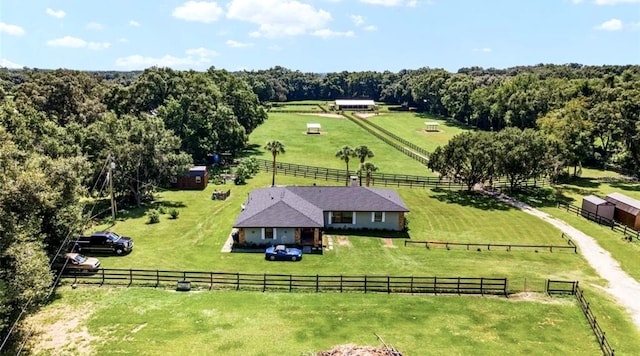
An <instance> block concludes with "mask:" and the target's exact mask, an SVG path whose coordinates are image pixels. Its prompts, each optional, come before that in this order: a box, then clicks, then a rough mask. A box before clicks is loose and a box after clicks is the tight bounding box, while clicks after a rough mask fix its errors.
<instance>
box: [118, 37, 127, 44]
mask: <svg viewBox="0 0 640 356" xmlns="http://www.w3.org/2000/svg"><path fill="white" fill-rule="evenodd" d="M118 42H120V43H127V42H129V40H128V39H126V38H124V37H121V38H118Z"/></svg>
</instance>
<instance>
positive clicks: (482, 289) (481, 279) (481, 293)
mask: <svg viewBox="0 0 640 356" xmlns="http://www.w3.org/2000/svg"><path fill="white" fill-rule="evenodd" d="M480 295H482V296H484V277H480Z"/></svg>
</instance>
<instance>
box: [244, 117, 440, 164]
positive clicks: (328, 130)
mask: <svg viewBox="0 0 640 356" xmlns="http://www.w3.org/2000/svg"><path fill="white" fill-rule="evenodd" d="M309 122H313V123H319V124H320V125H321V126H322V132H323V134H321V135H307V134H306V131H307V123H309ZM249 139H250V142H251V144H253V145H255V147H256V148H258V149H259V151H260V152H263V154H262V156H260V158H263V159H268V160H271V159H272V157H271V154H270V153H267V152H265V151H264V149H263V147H264V145H265V143H266V142H267V141H271V140H279V141H281V142H282V143H284V144H285V146H286V153H285V154H283V155H279V156H278V158H277V160H278V161H279V162H286V163H296V164H304V165H309V166H319V167H324V168H334V169H346V165H345V163H344V162H343V161H341V160H340V159H338V158H336V157H335V154H336V152H337V151H338V150H339V149H341V148H342V147H343V146H345V145H348V146H351V147H356V146H360V145H366V146H368V147H369V149H371V150H372V151H373V152H374V154H375V157H373V158H371V159H369V160H368V161H370V162H373V163H374V164H375V165H376V166H377V167H378V171H379V172H383V173H395V174H410V175H420V176H433V175H434V174H433V173H432V172H431V171H430V170H429V169H427V168H426V167H425V166H423V165H421V164H420V163H418V162H417V161H414V160H412V159H410V158H408V157H407V156H405V155H404V154H402V153H401V152H399V151H397V150H396V149H394V148H393V147H391V146H389V145H387V144H386V143H384V142H382V141H381V140H380V139H378V138H376V137H374V136H372V135H370V134H369V133H367V131H365V130H364V129H363V128H361V127H359V126H358V125H356V124H354V123H353V122H351V121H349V120H347V119H346V118H335V117H323V116H319V115H313V114H290V113H270V114H269V119H268V120H267V122H266V123H265V124H263V125H261V126H260V127H258V128H257V129H256V130H255V131H254V132H252V133H251V135H250V137H249ZM358 164H359V163H358V160H357V159H352V160H351V162H350V166H349V169H350V170H351V171H353V172H355V171H356V170H357V169H358Z"/></svg>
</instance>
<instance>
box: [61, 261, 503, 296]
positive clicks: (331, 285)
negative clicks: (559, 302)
mask: <svg viewBox="0 0 640 356" xmlns="http://www.w3.org/2000/svg"><path fill="white" fill-rule="evenodd" d="M61 278H63V279H72V280H73V283H85V284H100V285H104V284H108V285H127V286H130V285H134V284H135V285H140V286H151V287H159V286H161V285H167V284H171V283H174V284H175V283H177V282H178V281H181V282H182V281H187V282H190V283H192V284H195V285H201V286H206V287H208V289H209V290H213V289H224V290H241V289H242V290H261V291H294V290H295V291H311V292H316V293H319V292H364V293H369V292H383V293H433V294H481V295H484V294H492V295H504V296H507V295H508V293H509V292H508V289H507V287H508V285H507V279H506V278H485V277H436V276H434V277H421V276H367V275H364V276H361V275H360V276H358V275H293V274H267V273H264V274H253V273H221V272H197V271H163V270H140V269H117V268H116V269H109V268H102V269H99V270H98V271H97V272H96V273H94V274H86V273H65V274H63V275H62V276H61Z"/></svg>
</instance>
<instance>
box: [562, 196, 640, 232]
mask: <svg viewBox="0 0 640 356" xmlns="http://www.w3.org/2000/svg"><path fill="white" fill-rule="evenodd" d="M558 209H564V210H566V211H567V212H570V213H575V214H576V216H578V215H582V216H583V217H585V218H587V219H589V220H591V221H595V222H596V223H598V224H600V225H605V226H607V227H610V228H611V230H613V231H615V232H619V233H621V234H623V235H624V236H625V237H630V238H635V239H636V241H640V231H638V230H636V229H633V228H631V227H629V226H626V225H622V224H619V223H617V222H616V221H613V220H610V219H607V218H605V217H602V216H599V215H596V214H595V213H593V212H591V211H587V210H584V209H582V208H581V207H579V206H576V205H571V204H565V203H561V202H558Z"/></svg>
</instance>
